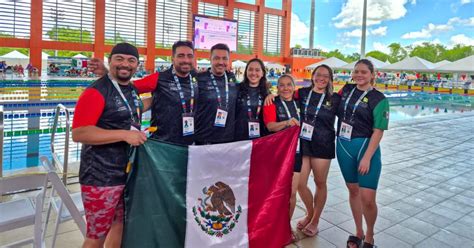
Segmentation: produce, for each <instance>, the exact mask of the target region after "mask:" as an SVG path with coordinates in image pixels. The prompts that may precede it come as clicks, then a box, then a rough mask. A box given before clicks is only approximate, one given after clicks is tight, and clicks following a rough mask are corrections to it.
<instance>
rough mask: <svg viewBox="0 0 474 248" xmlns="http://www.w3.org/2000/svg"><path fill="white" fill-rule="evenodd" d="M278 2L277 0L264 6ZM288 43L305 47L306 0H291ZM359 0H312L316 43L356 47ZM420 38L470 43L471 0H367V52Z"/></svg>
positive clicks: (473, 40)
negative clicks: (314, 3)
mask: <svg viewBox="0 0 474 248" xmlns="http://www.w3.org/2000/svg"><path fill="white" fill-rule="evenodd" d="M279 4H280V6H281V0H266V5H267V6H268V7H271V6H278V5H279ZM292 4H293V5H292V18H291V21H292V23H291V46H292V47H293V46H294V45H295V44H300V45H302V47H309V23H310V19H311V18H310V10H311V1H310V0H293V1H292ZM362 5H363V0H316V17H315V20H316V28H315V35H314V44H315V47H316V48H321V49H322V50H324V51H332V50H334V49H339V50H340V51H341V52H342V53H344V54H352V53H354V52H357V53H359V52H360V42H361V39H360V37H361V33H362V31H361V25H362ZM393 42H397V43H400V44H402V45H403V46H407V45H417V44H422V43H423V42H432V43H439V44H442V45H444V46H446V47H447V48H451V47H453V46H454V45H456V44H463V45H471V46H474V0H368V1H367V40H366V52H369V51H372V50H379V51H382V52H385V53H388V52H389V49H388V47H387V46H388V45H389V44H391V43H393Z"/></svg>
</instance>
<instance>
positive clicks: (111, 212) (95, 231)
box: [81, 185, 125, 239]
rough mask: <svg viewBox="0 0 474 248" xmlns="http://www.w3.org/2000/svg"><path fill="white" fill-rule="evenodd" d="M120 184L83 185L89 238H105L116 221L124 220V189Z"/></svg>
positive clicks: (83, 200) (83, 199)
mask: <svg viewBox="0 0 474 248" xmlns="http://www.w3.org/2000/svg"><path fill="white" fill-rule="evenodd" d="M124 188H125V185H118V186H106V187H98V186H88V185H81V191H82V202H83V203H84V210H85V212H86V221H87V235H86V237H87V238H90V239H104V238H105V237H106V236H107V234H108V233H109V231H110V228H111V227H112V223H114V222H118V221H120V222H123V217H124V208H123V189H124Z"/></svg>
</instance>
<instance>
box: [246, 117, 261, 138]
mask: <svg viewBox="0 0 474 248" xmlns="http://www.w3.org/2000/svg"><path fill="white" fill-rule="evenodd" d="M258 137H260V123H258V122H256V121H249V138H258Z"/></svg>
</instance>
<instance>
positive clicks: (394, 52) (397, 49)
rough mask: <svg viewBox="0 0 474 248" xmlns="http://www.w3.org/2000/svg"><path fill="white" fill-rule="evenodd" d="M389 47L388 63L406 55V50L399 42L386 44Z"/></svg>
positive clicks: (401, 58)
mask: <svg viewBox="0 0 474 248" xmlns="http://www.w3.org/2000/svg"><path fill="white" fill-rule="evenodd" d="M388 47H389V48H390V63H394V62H398V61H400V60H403V59H404V58H405V57H406V56H407V55H408V52H407V50H406V49H405V48H404V47H402V45H400V43H392V44H390V45H388Z"/></svg>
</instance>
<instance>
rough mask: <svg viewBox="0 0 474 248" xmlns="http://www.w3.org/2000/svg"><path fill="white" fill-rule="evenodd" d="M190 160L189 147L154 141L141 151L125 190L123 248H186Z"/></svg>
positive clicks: (141, 147)
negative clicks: (187, 178) (187, 186)
mask: <svg viewBox="0 0 474 248" xmlns="http://www.w3.org/2000/svg"><path fill="white" fill-rule="evenodd" d="M187 158H188V149H187V147H183V146H175V145H170V144H165V143H161V142H158V141H156V140H153V139H148V141H147V142H146V143H145V144H144V145H142V146H140V147H138V151H137V156H136V159H135V162H134V165H133V167H132V171H131V172H130V175H129V178H128V182H127V185H126V190H125V209H126V210H125V211H126V214H125V216H126V217H125V230H124V232H123V243H122V245H123V247H184V240H185V235H186V177H187V162H188V161H187ZM158 171H159V173H158ZM151 192H153V193H151Z"/></svg>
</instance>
